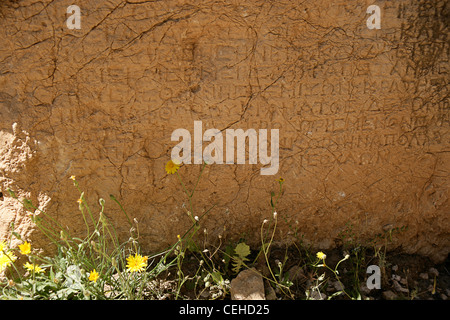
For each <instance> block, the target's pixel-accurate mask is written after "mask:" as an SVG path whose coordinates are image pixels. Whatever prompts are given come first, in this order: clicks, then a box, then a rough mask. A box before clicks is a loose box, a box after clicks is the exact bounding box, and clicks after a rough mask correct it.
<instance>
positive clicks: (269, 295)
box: [266, 281, 277, 300]
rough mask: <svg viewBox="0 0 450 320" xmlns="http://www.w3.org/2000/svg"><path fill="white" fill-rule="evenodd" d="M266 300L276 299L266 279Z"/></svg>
mask: <svg viewBox="0 0 450 320" xmlns="http://www.w3.org/2000/svg"><path fill="white" fill-rule="evenodd" d="M266 300H277V294H276V293H275V290H274V289H273V288H272V286H271V285H270V283H269V282H268V281H266Z"/></svg>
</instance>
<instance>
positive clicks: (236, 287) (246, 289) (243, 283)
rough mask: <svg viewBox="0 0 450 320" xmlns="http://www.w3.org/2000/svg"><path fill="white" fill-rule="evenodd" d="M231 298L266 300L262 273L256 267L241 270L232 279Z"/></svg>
mask: <svg viewBox="0 0 450 320" xmlns="http://www.w3.org/2000/svg"><path fill="white" fill-rule="evenodd" d="M230 293H231V300H265V299H266V297H265V295H264V282H263V278H262V276H261V274H260V273H258V272H257V271H256V270H255V269H253V268H252V269H247V270H243V271H241V272H239V274H238V275H237V277H236V278H234V279H233V280H231V288H230Z"/></svg>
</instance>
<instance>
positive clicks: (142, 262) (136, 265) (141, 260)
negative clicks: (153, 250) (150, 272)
mask: <svg viewBox="0 0 450 320" xmlns="http://www.w3.org/2000/svg"><path fill="white" fill-rule="evenodd" d="M147 259H148V257H147V256H144V257H143V256H141V255H140V254H137V253H136V254H135V255H134V257H133V256H132V255H130V256H129V257H128V258H127V271H129V272H141V271H144V270H145V268H146V267H147Z"/></svg>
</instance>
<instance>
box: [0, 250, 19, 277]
mask: <svg viewBox="0 0 450 320" xmlns="http://www.w3.org/2000/svg"><path fill="white" fill-rule="evenodd" d="M16 259H17V257H16V256H15V255H14V254H13V253H12V252H11V251H9V250H8V252H6V253H5V252H3V251H2V252H0V272H2V271H3V270H5V269H6V268H7V267H9V266H10V265H11V262H14V261H16Z"/></svg>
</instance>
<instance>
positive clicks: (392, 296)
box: [383, 290, 397, 300]
mask: <svg viewBox="0 0 450 320" xmlns="http://www.w3.org/2000/svg"><path fill="white" fill-rule="evenodd" d="M383 299H385V300H395V299H397V295H396V294H395V293H394V292H392V291H391V290H387V291H383Z"/></svg>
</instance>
